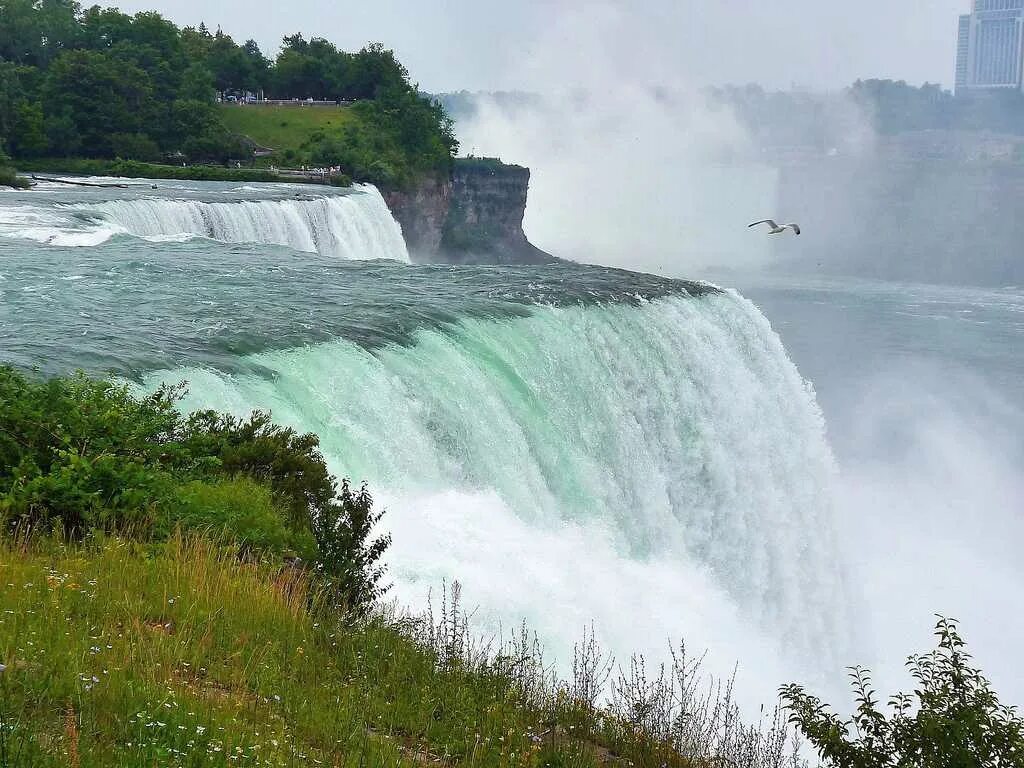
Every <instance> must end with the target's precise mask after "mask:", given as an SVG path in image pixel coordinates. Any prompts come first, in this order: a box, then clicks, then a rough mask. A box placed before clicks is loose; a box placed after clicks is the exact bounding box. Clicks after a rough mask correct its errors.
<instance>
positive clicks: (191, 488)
mask: <svg viewBox="0 0 1024 768" xmlns="http://www.w3.org/2000/svg"><path fill="white" fill-rule="evenodd" d="M177 526H181V527H183V528H190V529H208V530H209V531H210V532H211V533H214V534H227V535H229V536H231V537H232V538H233V539H235V540H237V541H238V543H239V544H240V545H241V548H242V551H243V552H253V551H255V552H266V553H270V554H274V555H281V556H295V557H298V558H300V559H302V560H308V561H312V560H314V559H315V557H316V542H315V541H314V540H313V537H312V535H311V534H310V533H309V532H308V531H307V532H303V533H296V532H295V531H293V530H292V529H290V528H289V527H288V526H287V525H286V517H285V516H284V515H283V514H282V513H281V507H280V503H279V501H278V499H277V497H276V496H275V495H274V492H273V491H271V490H270V488H268V487H267V486H266V485H264V484H263V483H260V482H257V481H256V480H253V479H252V478H249V477H245V476H239V477H235V478H230V479H224V480H214V481H210V482H207V481H202V480H194V481H192V482H191V483H188V484H186V485H184V486H182V487H181V488H180V489H179V491H178V505H177V506H176V508H175V509H174V511H173V513H171V514H168V515H166V517H165V518H164V530H163V532H164V533H166V534H168V535H169V534H170V533H171V532H172V531H173V530H174V528H175V527H177Z"/></svg>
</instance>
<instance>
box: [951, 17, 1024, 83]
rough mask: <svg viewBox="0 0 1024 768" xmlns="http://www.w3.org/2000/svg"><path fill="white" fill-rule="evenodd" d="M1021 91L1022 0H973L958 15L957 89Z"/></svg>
mask: <svg viewBox="0 0 1024 768" xmlns="http://www.w3.org/2000/svg"><path fill="white" fill-rule="evenodd" d="M977 89H1015V90H1018V91H1019V90H1024V0H974V11H973V12H972V13H970V14H967V15H965V16H961V17H960V31H959V36H958V39H957V49H956V90H957V92H958V93H959V92H961V91H965V90H977Z"/></svg>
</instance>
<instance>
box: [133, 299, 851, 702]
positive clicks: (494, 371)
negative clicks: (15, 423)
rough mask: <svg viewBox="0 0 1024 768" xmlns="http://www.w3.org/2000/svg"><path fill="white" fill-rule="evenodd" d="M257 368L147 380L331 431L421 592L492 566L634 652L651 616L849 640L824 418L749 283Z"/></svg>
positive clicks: (787, 647)
mask: <svg viewBox="0 0 1024 768" xmlns="http://www.w3.org/2000/svg"><path fill="white" fill-rule="evenodd" d="M250 363H252V364H253V365H255V366H258V367H259V369H260V371H261V375H259V376H249V375H233V376H229V375H225V374H221V373H217V372H214V371H212V370H209V369H190V370H178V371H174V372H173V373H168V372H163V373H159V374H152V375H151V376H150V377H149V378H148V380H147V386H155V385H156V383H157V382H160V381H166V380H168V379H186V380H188V381H189V383H190V388H191V394H190V396H189V399H188V400H187V401H186V403H185V405H186V406H187V407H199V406H202V407H214V408H218V409H223V410H228V411H233V412H236V413H239V414H242V413H247V412H248V411H249V410H251V409H253V408H256V407H261V408H270V409H272V411H273V413H274V416H275V419H277V420H280V421H283V422H285V423H289V424H292V425H295V426H297V427H299V428H301V429H304V430H309V431H315V432H316V433H317V434H319V435H320V436H321V439H322V446H323V450H324V452H325V455H326V456H327V457H328V460H329V462H330V463H331V465H332V468H333V470H334V471H336V472H337V473H339V474H340V475H343V476H347V477H350V478H353V479H357V480H360V479H366V480H368V481H369V482H370V483H371V485H372V487H373V488H374V489H375V490H377V491H378V492H380V493H382V494H383V495H384V497H385V498H386V499H387V500H388V501H389V502H390V506H391V510H392V511H391V513H390V516H391V524H392V526H393V527H394V528H395V538H396V544H395V547H394V551H393V552H392V555H391V562H392V567H393V572H394V573H395V574H396V577H397V580H398V582H399V585H398V586H399V592H400V594H412V591H414V588H415V585H416V584H423V583H424V582H428V583H429V584H430V585H431V586H434V587H436V586H437V585H438V583H439V582H440V580H441V579H442V578H447V579H452V578H469V579H471V580H472V581H473V584H472V588H473V590H475V591H472V594H474V595H475V596H476V597H477V599H480V600H481V602H482V603H486V604H488V605H489V607H490V608H492V609H493V608H494V607H495V606H501V607H502V610H501V611H500V612H499V613H497V614H496V615H497V616H498V617H502V618H504V619H505V620H509V619H514V618H515V617H516V614H517V612H518V613H519V614H520V615H526V616H528V617H529V619H530V621H531V623H533V624H534V625H535V626H539V627H541V628H543V629H545V630H548V631H550V634H559V632H562V633H564V632H565V631H566V626H565V625H566V622H565V620H564V619H565V616H564V615H563V616H561V617H560V618H556V617H554V616H552V615H547V614H550V613H551V611H549V610H546V608H545V604H546V603H548V602H549V601H551V602H554V603H555V604H556V605H555V607H554V611H555V612H556V613H559V612H560V613H562V614H566V615H570V616H573V617H574V619H573V620H572V621H571V622H570V624H569V627H570V629H569V630H568V631H569V632H570V633H572V632H575V631H577V630H579V629H581V628H582V627H583V626H585V624H586V623H587V622H589V621H591V620H593V621H595V622H596V623H597V625H598V626H599V627H602V628H603V629H604V630H606V632H607V634H606V635H605V636H606V637H611V638H612V640H611V643H612V644H613V645H615V644H617V645H619V646H620V647H619V648H618V649H617V650H625V649H628V648H631V647H635V646H636V645H638V644H639V645H641V646H642V645H643V643H644V642H647V641H648V640H650V639H651V638H644V637H643V636H642V635H641V637H640V638H638V637H637V635H636V633H635V628H636V627H637V626H647V627H648V628H649V629H648V631H649V632H653V633H655V634H654V635H653V643H654V645H656V646H657V647H659V648H661V649H662V650H663V646H662V643H663V642H664V640H665V639H666V638H667V637H668V636H670V635H673V636H678V635H679V634H681V633H685V634H686V636H687V637H689V638H691V639H692V638H694V637H696V638H698V642H700V638H701V637H705V635H703V634H702V633H705V632H709V633H710V636H706V639H707V642H708V643H709V644H711V643H714V644H716V645H717V646H718V647H719V650H723V646H725V647H728V644H729V643H731V642H733V641H734V640H735V636H742V635H743V634H744V633H746V634H749V633H751V632H755V633H756V632H757V631H758V630H760V631H762V632H763V633H765V635H764V637H769V638H772V639H770V640H765V641H764V642H765V644H766V645H771V644H773V643H774V644H775V646H776V647H777V648H778V649H781V654H782V655H791V654H793V655H803V654H811V655H812V656H813V657H814V658H815V660H816V662H818V661H821V660H823V659H828V658H829V657H830V655H831V652H832V651H833V650H834V644H835V643H836V642H837V638H838V637H839V636H840V635H841V634H842V629H841V627H842V625H843V623H844V622H843V617H842V616H841V615H840V611H841V609H840V608H839V607H838V606H840V605H841V604H842V603H843V600H842V597H841V592H842V584H841V581H842V579H841V575H840V569H839V566H838V565H837V562H838V558H837V557H836V555H835V551H834V549H833V541H832V533H831V531H832V520H831V503H830V498H829V484H830V482H831V479H832V473H833V466H832V459H831V454H830V452H829V449H828V447H827V444H826V441H825V438H824V426H823V422H822V418H821V415H820V413H819V411H818V408H817V406H816V404H815V400H814V396H813V393H812V392H811V390H810V388H809V386H808V385H807V384H806V383H805V382H804V381H803V379H802V378H801V377H800V375H799V374H798V372H797V371H796V369H795V367H794V366H793V365H792V363H791V362H790V361H789V359H788V358H787V356H786V354H785V351H784V349H783V348H782V345H781V342H780V341H779V339H778V337H777V336H776V335H775V333H774V332H773V331H772V330H771V328H770V327H769V325H768V323H767V321H766V320H765V319H764V317H763V316H761V314H760V313H759V312H758V311H757V310H756V308H754V307H753V305H751V304H750V303H749V302H747V301H746V300H744V299H742V298H741V297H739V296H738V295H735V294H732V293H725V294H719V295H709V296H704V297H701V298H683V297H675V298H665V299H659V300H656V301H653V302H649V303H644V304H642V305H641V306H639V307H636V306H631V305H628V304H604V305H596V306H590V307H579V306H574V307H568V308H555V307H538V308H535V309H534V310H533V311H532V313H531V315H530V316H528V317H525V318H516V319H508V320H503V321H496V320H491V319H464V320H462V321H460V322H459V323H457V324H456V325H454V326H452V327H449V328H447V329H444V330H438V329H434V330H423V331H419V332H417V334H416V335H415V342H414V343H413V344H410V345H388V346H385V347H383V348H380V349H377V350H374V351H369V350H367V349H365V348H363V347H360V346H357V345H355V344H352V343H348V342H345V341H337V342H331V343H326V344H321V345H316V346H313V347H308V348H304V349H296V350H291V351H282V352H269V353H263V354H258V355H255V356H253V357H252V358H250ZM547 558H551V560H555V559H558V560H562V559H568V560H570V561H577V562H576V564H573V563H572V562H551V561H549V560H547ZM580 563H583V565H581V564H580ZM502 566H505V567H507V568H508V569H509V570H508V571H507V572H502ZM565 569H568V571H569V572H570V573H574V574H575V575H574V576H567V577H564V578H563V576H564V573H565ZM531 572H532V573H533V574H534V578H535V579H539V580H540V581H534V582H532V583H531V584H529V586H526V585H522V584H520V580H521V579H522V574H524V573H531ZM544 572H546V573H548V574H549V575H548V576H547V577H544V576H543V575H542V574H543V573H544ZM552 572H557V573H559V574H562V575H560V576H559V577H558V578H557V579H553V578H552V577H551V576H550V573H552ZM656 574H658V575H656ZM595 581H597V582H599V583H595ZM542 582H545V583H547V584H548V586H549V587H550V589H545V590H542V591H540V592H537V591H535V589H534V586H533V584H539V583H542ZM567 585H568V586H567ZM524 589H525V590H526V591H525V592H524V591H523V590H524ZM591 589H594V590H597V592H598V593H600V594H601V595H602V597H597V596H596V595H592V594H590V590H591ZM411 590H412V591H411ZM567 590H571V594H570V593H569V592H567ZM559 593H560V595H559ZM613 595H614V596H617V597H615V598H614V599H613V600H612V604H608V603H607V602H605V601H607V600H609V599H610V598H611V597H612V596H613ZM716 595H717V596H716ZM726 604H729V605H734V606H736V608H737V610H738V614H737V615H735V616H732V617H731V618H723V615H722V613H721V612H722V611H723V610H725V609H724V608H723V605H726ZM549 607H550V606H549ZM676 611H681V612H682V614H683V615H677V614H676ZM709 611H710V613H709ZM702 622H704V623H708V622H710V623H712V624H717V625H718V626H717V627H716V629H715V630H711V629H709V628H708V626H701V623H702ZM722 622H725V623H726V624H728V625H729V626H730V627H732V628H731V629H728V630H726V629H723V626H722ZM742 627H745V628H746V629H742ZM720 633H733V634H734V635H735V636H734V637H733V638H732V639H731V640H728V641H726V642H723V637H721V636H719V634H720ZM616 634H618V635H619V638H618V639H619V640H620V641H621V642H616V639H615V636H616ZM638 640H639V643H638ZM569 642H570V643H571V637H570V638H569ZM724 652H725V653H726V654H728V650H725V651H724ZM760 653H764V650H763V649H762V650H761V651H760ZM734 658H735V657H734ZM749 659H750V653H749V652H748V653H745V656H744V660H745V661H746V660H749ZM726 660H727V661H728V659H726ZM774 682H775V683H777V682H778V681H777V680H775V681H774Z"/></svg>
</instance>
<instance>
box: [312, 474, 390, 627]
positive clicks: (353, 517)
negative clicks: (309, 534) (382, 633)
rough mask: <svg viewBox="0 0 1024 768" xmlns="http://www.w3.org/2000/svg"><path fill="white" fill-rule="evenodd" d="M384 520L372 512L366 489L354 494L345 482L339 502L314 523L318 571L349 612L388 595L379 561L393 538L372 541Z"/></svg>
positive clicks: (371, 504)
mask: <svg viewBox="0 0 1024 768" xmlns="http://www.w3.org/2000/svg"><path fill="white" fill-rule="evenodd" d="M382 516H383V513H381V512H376V513H375V512H374V511H373V497H372V496H370V492H369V491H368V490H367V488H366V486H365V485H363V486H362V487H361V488H360V489H359V490H358V491H356V492H353V491H352V489H351V488H350V487H349V484H348V481H347V480H343V481H342V483H341V493H339V494H338V502H337V503H335V504H331V505H330V506H328V507H326V508H325V509H324V510H322V512H321V513H320V514H319V515H317V516H316V517H315V518H314V519H313V535H314V536H315V537H316V543H317V562H316V565H317V568H318V569H319V570H320V572H321V573H322V574H324V575H325V576H326V577H327V579H328V581H329V584H330V586H331V592H332V594H333V595H335V596H336V597H337V598H338V600H339V601H340V602H342V603H345V604H346V607H348V608H359V607H361V606H367V605H370V604H371V603H373V602H374V601H375V600H377V598H379V597H380V596H381V595H383V594H384V593H385V592H387V589H388V588H387V587H382V586H381V584H380V580H381V577H382V576H383V575H384V569H383V567H382V566H381V564H380V562H379V561H380V557H381V555H383V554H384V552H385V550H386V549H387V548H388V547H389V546H390V545H391V536H390V535H387V536H380V537H378V538H376V539H374V540H373V541H370V535H371V534H372V532H373V529H374V527H375V526H376V525H377V523H379V522H380V519H381V517H382Z"/></svg>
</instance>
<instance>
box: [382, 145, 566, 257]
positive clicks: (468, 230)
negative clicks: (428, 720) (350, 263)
mask: <svg viewBox="0 0 1024 768" xmlns="http://www.w3.org/2000/svg"><path fill="white" fill-rule="evenodd" d="M529 186H530V169H529V168H523V167H521V166H518V165H505V164H504V163H501V162H499V161H497V160H490V159H477V158H468V159H461V160H457V161H456V162H455V165H454V168H453V171H452V175H451V178H450V179H443V178H437V177H434V178H428V179H424V180H422V181H421V182H420V183H419V184H417V185H416V187H414V188H413V189H411V190H405V191H391V192H386V193H385V200H387V203H388V206H389V207H390V208H391V212H392V214H393V215H394V216H395V218H396V219H397V220H398V223H399V224H400V225H401V226H402V233H403V234H404V235H405V241H406V246H407V247H408V249H409V255H410V256H411V257H412V259H413V260H414V261H419V262H425V263H447V264H543V263H547V262H551V261H555V258H554V257H553V256H551V255H550V254H547V253H545V252H544V251H542V250H540V249H539V248H536V247H535V246H533V245H532V244H531V243H530V242H529V240H527V239H526V234H525V233H524V232H523V216H524V214H525V213H526V198H527V191H528V189H529Z"/></svg>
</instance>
